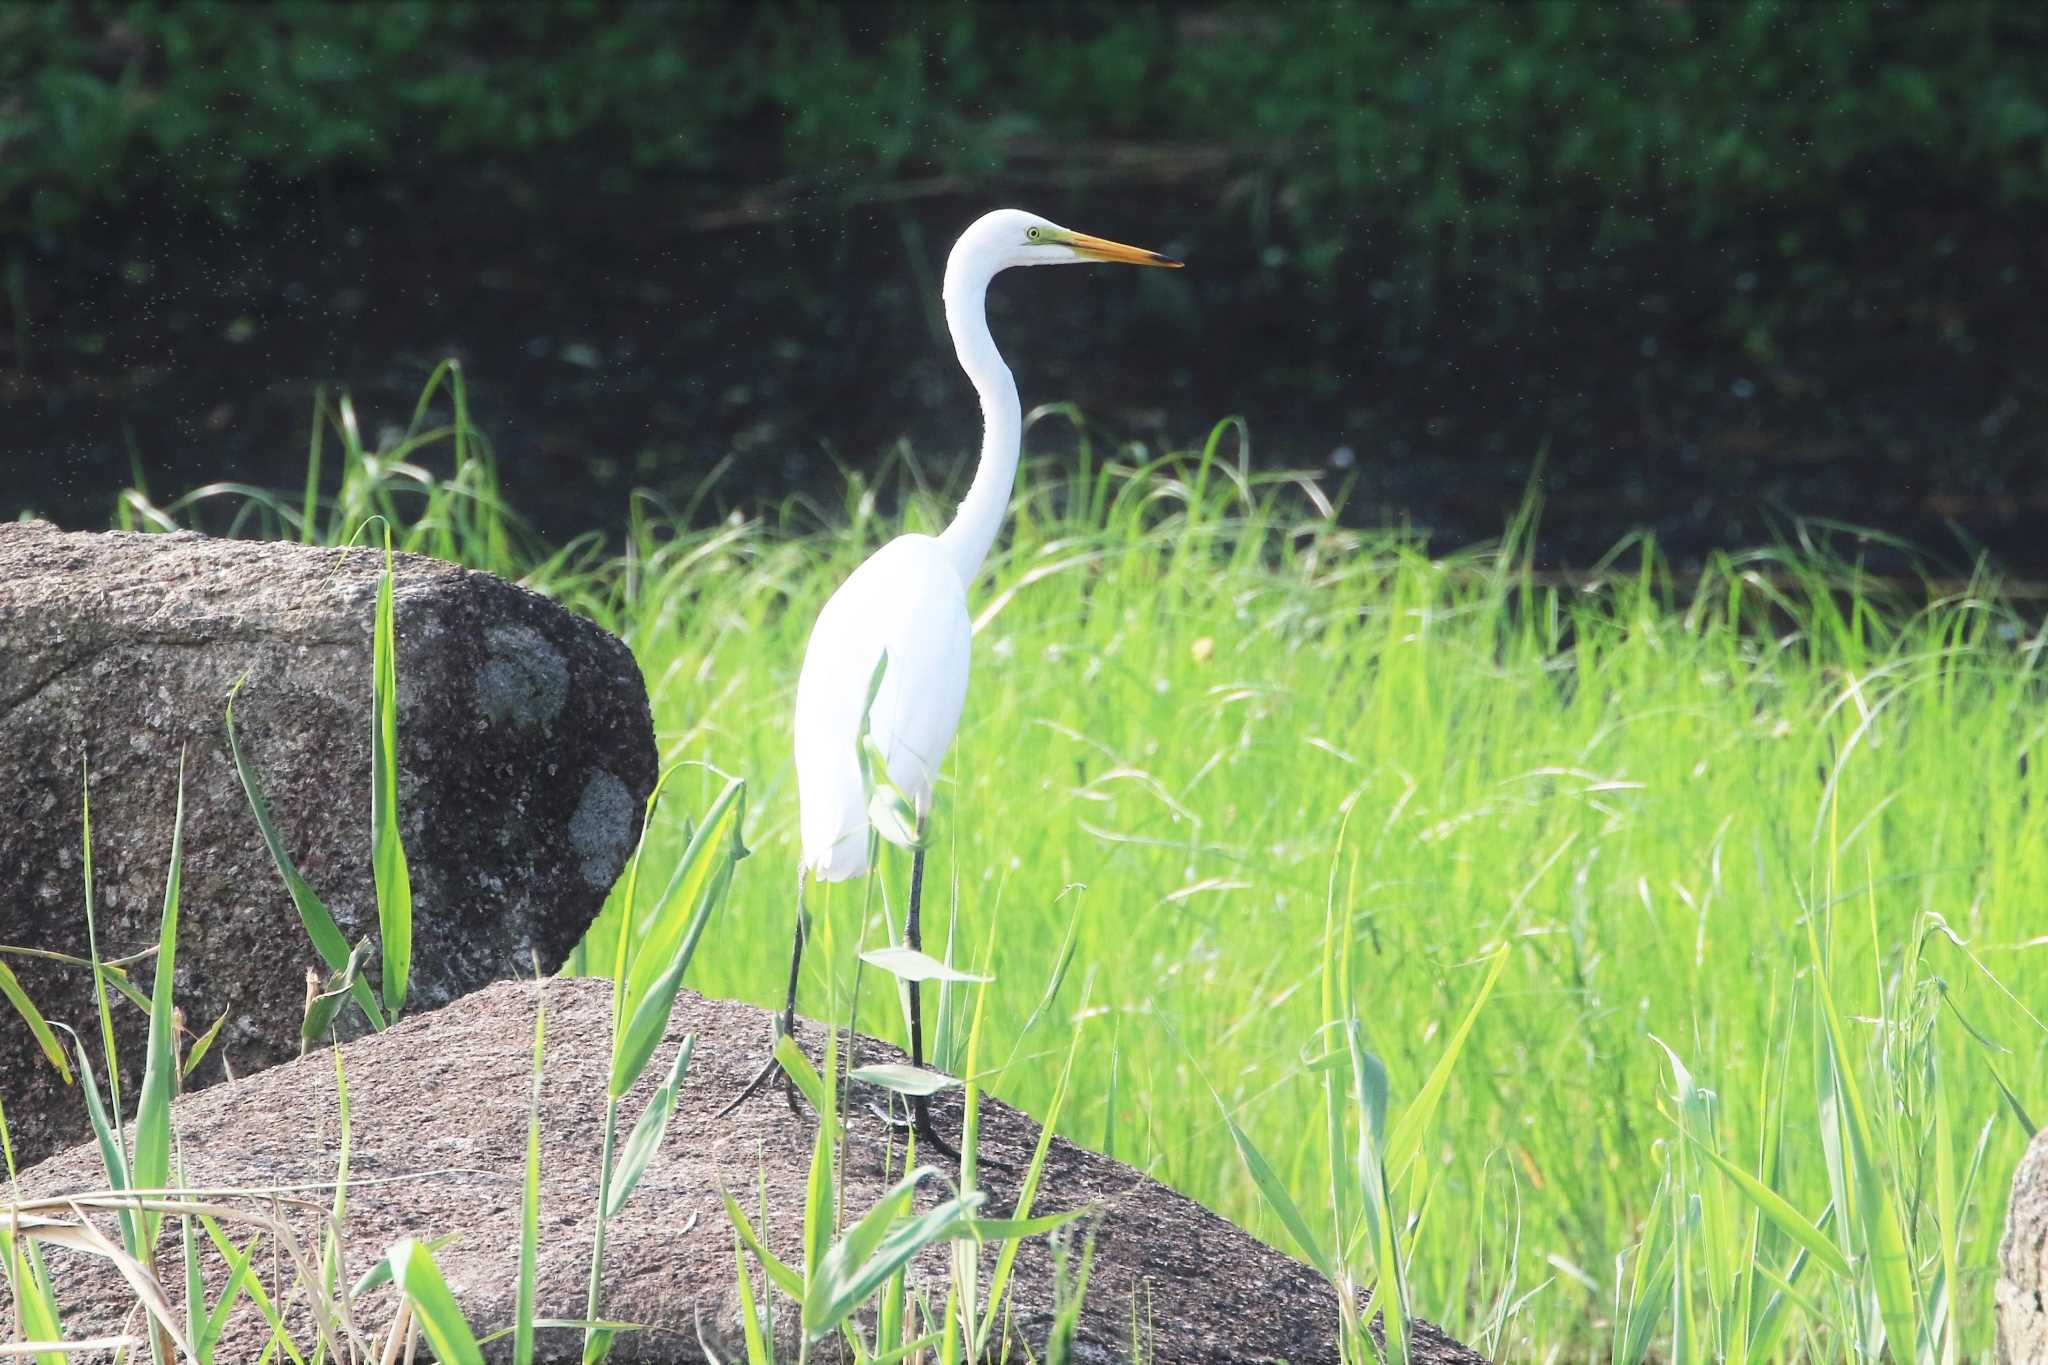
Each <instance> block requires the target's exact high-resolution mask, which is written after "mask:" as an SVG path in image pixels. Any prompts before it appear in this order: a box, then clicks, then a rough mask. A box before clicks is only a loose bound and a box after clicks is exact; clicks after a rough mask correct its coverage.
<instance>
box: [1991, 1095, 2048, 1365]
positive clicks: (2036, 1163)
mask: <svg viewBox="0 0 2048 1365" xmlns="http://www.w3.org/2000/svg"><path fill="white" fill-rule="evenodd" d="M1993 1298H1994V1302H1995V1303H1996V1305H1997V1308H1996V1311H1997V1315H1998V1359H1999V1361H2000V1363H2001V1365H2041V1362H2043V1361H2048V1129H2043V1130H2042V1131H2040V1132H2038V1133H2036V1134H2034V1140H2033V1142H2032V1143H2030V1144H2029V1145H2028V1147H2027V1154H2026V1155H2025V1156H2023V1157H2021V1158H2020V1165H2019V1169H2018V1170H2017V1171H2015V1172H2013V1177H2012V1203H2011V1204H2010V1205H2009V1206H2008V1207H2007V1209H2006V1213H2005V1237H2004V1239H2003V1240H2002V1241H2000V1242H1999V1244H1998V1288H1997V1290H1996V1291H1994V1295H1993Z"/></svg>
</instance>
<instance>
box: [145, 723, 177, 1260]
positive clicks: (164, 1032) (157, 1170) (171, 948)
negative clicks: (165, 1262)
mask: <svg viewBox="0 0 2048 1365" xmlns="http://www.w3.org/2000/svg"><path fill="white" fill-rule="evenodd" d="M184 873H185V756H184V754H182V753H180V754H179V755H178V793H177V805H176V807H175V809H174V812H173V814H172V817H171V861H170V867H169V869H168V870H167V872H166V873H165V875H164V907H163V914H162V916H161V917H160V919H159V921H158V926H157V948H156V983H155V985H154V987H153V988H152V989H151V992H150V1007H149V1041H148V1044H147V1046H146V1048H145V1052H144V1058H145V1060H144V1062H143V1070H142V1094H141V1097H140V1098H139V1099H138V1100H137V1101H136V1109H135V1166H134V1170H133V1175H134V1188H136V1189H143V1190H157V1189H164V1188H166V1187H168V1186H169V1184H170V1183H171V1101H172V1100H173V1099H175V1098H176V1097H177V1093H178V1035H177V1026H176V1024H175V1022H174V1021H173V1019H172V1017H171V1010H172V1008H173V1000H172V995H173V993H174V991H175V990H176V988H177V970H178V893H179V888H180V884H181V883H182V881H183V878H184ZM139 1221H140V1224H141V1228H140V1232H141V1236H140V1241H141V1244H142V1248H143V1250H144V1252H145V1253H146V1252H148V1251H149V1250H150V1249H151V1248H153V1247H155V1246H156V1233H157V1228H158V1226H159V1225H160V1224H161V1222H162V1215H161V1214H158V1213H144V1214H143V1215H142V1216H141V1218H140V1220H139Z"/></svg>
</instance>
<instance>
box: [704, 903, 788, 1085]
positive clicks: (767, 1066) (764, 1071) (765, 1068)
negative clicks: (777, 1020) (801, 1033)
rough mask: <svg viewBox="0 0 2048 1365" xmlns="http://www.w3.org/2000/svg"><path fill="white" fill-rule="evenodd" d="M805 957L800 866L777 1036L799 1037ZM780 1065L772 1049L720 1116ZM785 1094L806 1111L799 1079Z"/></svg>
mask: <svg viewBox="0 0 2048 1365" xmlns="http://www.w3.org/2000/svg"><path fill="white" fill-rule="evenodd" d="M803 960H804V874H803V872H802V870H801V869H799V870H798V872H797V874H796V932H795V933H793V934H792V935H791V936H790V941H789V994H788V995H787V996H785V997H784V999H783V1004H782V1021H781V1027H780V1028H779V1029H778V1030H777V1033H776V1036H777V1037H778V1038H780V1037H782V1036H784V1035H787V1036H789V1037H791V1038H794V1037H796V982H797V969H798V968H799V967H800V966H802V965H803ZM779 1065H780V1063H778V1062H777V1061H776V1060H775V1056H774V1053H773V1052H772V1051H771V1052H770V1053H769V1056H768V1060H767V1061H766V1062H764V1063H762V1065H761V1069H760V1070H759V1071H756V1072H755V1073H754V1076H753V1079H752V1080H749V1081H748V1082H747V1085H746V1088H745V1089H744V1090H742V1091H740V1093H739V1095H738V1096H737V1097H736V1098H734V1100H733V1102H732V1103H731V1104H728V1105H727V1106H725V1108H723V1109H721V1110H719V1111H718V1117H720V1118H724V1117H725V1116H726V1115H728V1114H730V1113H731V1112H732V1111H733V1110H735V1109H737V1108H739V1107H740V1106H741V1105H743V1104H745V1103H746V1102H747V1101H748V1100H750V1099H752V1098H753V1096H754V1092H756V1091H757V1090H759V1089H760V1088H761V1087H762V1086H763V1085H766V1084H767V1083H768V1078H769V1077H770V1076H773V1075H774V1074H775V1072H776V1068H777V1067H778V1066H779ZM783 1097H784V1098H785V1099H786V1100H788V1101H789V1108H790V1112H791V1113H800V1112H802V1111H801V1110H799V1109H798V1108H797V1102H796V1082H795V1081H794V1080H792V1079H790V1078H788V1077H785V1078H784V1085H783Z"/></svg>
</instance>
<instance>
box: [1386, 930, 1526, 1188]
mask: <svg viewBox="0 0 2048 1365" xmlns="http://www.w3.org/2000/svg"><path fill="white" fill-rule="evenodd" d="M1511 945H1512V940H1510V941H1509V942H1507V943H1503V944H1501V945H1500V946H1499V947H1498V948H1496V949H1494V950H1493V960H1492V961H1491V962H1489V963H1488V964H1487V967H1486V975H1485V977H1483V978H1482V979H1481V980H1480V983H1479V993H1478V994H1477V995H1475V996H1474V997H1473V998H1472V1004H1471V1005H1470V1006H1469V1007H1468V1008H1467V1009H1466V1011H1465V1017H1464V1018H1463V1019H1461V1020H1459V1021H1458V1027H1457V1028H1456V1029H1454V1030H1452V1032H1451V1037H1450V1041H1449V1042H1447V1043H1445V1044H1444V1050H1443V1053H1442V1055H1440V1056H1439V1057H1438V1058H1437V1060H1436V1065H1435V1066H1433V1067H1431V1068H1430V1071H1429V1078H1428V1079H1427V1080H1425V1081H1424V1082H1423V1083H1422V1089H1420V1090H1418V1091H1417V1092H1416V1093H1415V1098H1414V1099H1413V1100H1411V1101H1410V1102H1409V1104H1408V1107H1407V1109H1406V1110H1404V1111H1403V1112H1402V1114H1401V1120H1400V1122H1399V1123H1397V1124H1395V1125H1394V1132H1393V1135H1392V1136H1391V1137H1390V1138H1388V1139H1387V1147H1386V1153H1387V1170H1388V1171H1390V1172H1392V1173H1393V1175H1394V1178H1395V1179H1396V1180H1398V1179H1400V1178H1401V1176H1402V1175H1403V1174H1405V1173H1406V1171H1407V1170H1408V1164H1409V1163H1410V1162H1411V1161H1413V1160H1414V1159H1415V1154H1416V1153H1417V1152H1418V1151H1420V1150H1421V1147H1422V1138H1423V1134H1424V1133H1426V1132H1427V1131H1428V1129H1429V1121H1430V1120H1431V1119H1432V1118H1434V1117H1436V1111H1437V1106H1438V1104H1439V1103H1441V1102H1442V1100H1443V1097H1444V1091H1445V1090H1446V1089H1447V1088H1448V1087H1449V1086H1450V1082H1451V1070H1452V1068H1453V1067H1455V1066H1456V1065H1457V1062H1458V1057H1459V1055H1460V1054H1461V1053H1463V1052H1464V1050H1465V1042H1466V1040H1467V1039H1469V1038H1470V1037H1471V1036H1472V1025H1473V1024H1474V1023H1476V1022H1478V1019H1479V1012H1480V1011H1481V1010H1483V1009H1485V1008H1486V1001H1487V998H1488V997H1490V996H1491V995H1492V994H1493V988H1494V987H1495V986H1497V985H1499V984H1500V975H1501V972H1502V971H1503V970H1504V969H1505V968H1506V967H1507V961H1508V949H1509V947H1510V946H1511Z"/></svg>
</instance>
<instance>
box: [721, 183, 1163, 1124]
mask: <svg viewBox="0 0 2048 1365" xmlns="http://www.w3.org/2000/svg"><path fill="white" fill-rule="evenodd" d="M1083 261H1120V262H1123V263H1125V264H1128V265H1164V266H1174V265H1179V264H1180V262H1178V261H1172V260H1168V259H1167V258H1166V257H1164V256H1161V255H1159V254H1158V253H1156V252H1151V251H1144V250H1141V249H1140V248H1138V247H1130V246H1122V245H1120V244H1118V243H1116V242H1107V241H1104V240H1103V239H1102V238H1100V237H1090V236H1088V235H1086V234H1085V233H1079V232H1073V231H1070V230H1068V229H1066V228H1063V227H1061V226H1059V225H1058V224H1057V223H1050V222H1047V221H1046V220H1045V219H1043V218H1039V217H1037V216H1035V215H1033V214H1029V213H1024V212H1021V211H1020V210H1017V209H997V210H996V211H995V212H993V213H989V214H984V215H983V216H982V217H980V218H978V219H976V220H975V222H974V223H973V225H972V226H970V227H969V228H968V229H967V231H966V232H964V233H962V234H961V235H960V240H959V241H957V242H955V243H954V244H953V250H952V253H951V254H950V255H949V256H948V257H947V258H946V283H945V289H944V300H945V305H946V326H947V329H948V330H949V331H951V332H952V334H953V347H954V350H955V351H956V352H958V354H959V357H960V368H961V369H963V370H965V371H966V372H967V377H968V379H969V380H971V381H972V382H973V384H974V390H975V392H976V393H977V394H978V395H979V396H980V398H981V416H982V439H981V462H980V464H979V465H978V466H976V468H975V473H974V483H973V484H972V485H971V486H970V487H969V488H968V490H967V496H966V497H964V498H962V499H961V501H960V510H959V511H958V513H956V514H955V515H954V517H953V520H952V522H951V523H949V524H948V525H947V527H946V529H945V530H944V531H942V532H940V533H939V534H938V535H937V536H922V535H906V536H898V537H897V538H896V539H895V540H892V541H890V542H889V543H888V544H887V545H884V546H883V547H882V548H881V549H879V550H877V551H875V553H874V554H872V555H870V556H869V557H868V558H867V559H866V560H865V561H864V562H863V563H862V564H861V565H860V567H859V568H857V569H855V570H854V571H853V572H852V573H851V574H850V575H848V576H847V579H846V581H845V582H844V583H842V584H840V585H839V588H838V590H837V591H836V592H834V593H833V594H832V596H831V597H830V598H828V599H827V600H826V602H825V605H824V607H823V609H821V610H820V611H819V612H818V620H817V624H816V625H814V626H813V627H812V628H811V639H810V643H809V644H808V645H806V646H805V647H804V664H803V671H802V673H801V674H799V675H798V677H797V684H796V726H795V730H796V734H795V738H796V787H797V806H798V821H797V823H798V830H799V833H800V835H801V838H802V844H803V851H802V861H801V863H800V864H799V869H798V875H797V905H796V921H795V932H794V933H793V934H792V936H791V942H790V960H789V993H788V996H787V997H786V1001H785V1003H784V1006H783V1011H782V1027H781V1031H782V1033H783V1034H785V1035H787V1034H789V1033H790V1032H792V1031H793V1030H794V1029H795V1027H796V994H797V980H798V972H799V968H800V967H801V965H802V962H803V948H804V907H803V882H804V879H805V878H806V877H815V878H817V879H819V880H821V881H844V880H845V879H847V878H849V877H857V876H859V875H861V874H862V873H864V872H866V871H867V870H868V844H869V837H868V830H869V816H868V792H867V789H866V784H865V783H863V782H862V780H861V771H860V767H861V764H860V730H861V719H862V718H861V708H862V706H863V705H864V704H865V703H866V702H867V698H868V688H869V686H870V685H871V684H872V682H873V679H874V675H875V665H876V663H877V662H878V661H879V660H880V659H881V658H882V655H883V653H884V651H887V653H888V658H889V663H888V667H887V669H886V670H885V671H884V672H883V675H882V681H881V686H880V687H879V689H877V691H876V693H875V699H874V705H873V706H872V707H871V708H870V709H869V711H868V715H867V723H868V732H869V734H870V735H871V736H872V738H873V739H874V741H875V743H876V745H877V746H878V747H879V748H880V749H881V751H882V755H883V758H884V761H885V762H886V763H887V765H888V769H889V779H890V781H892V782H893V783H895V785H896V786H897V787H898V788H900V789H901V790H902V791H903V793H904V794H905V795H906V796H908V797H909V798H910V800H911V802H912V803H913V805H914V806H915V807H916V812H917V818H918V820H919V822H920V823H922V822H923V820H924V817H925V815H926V814H927V813H928V812H929V811H930V809H931V804H932V787H933V784H934V783H935V782H937V780H938V776H939V767H940V764H942V763H943V762H944V761H945V757H946V750H947V749H948V748H950V747H951V746H952V743H953V732H954V730H955V729H956V728H957V727H958V726H959V724H960V710H961V707H962V705H963V704H964V703H965V702H966V700H967V670H968V660H969V655H970V653H971V651H972V646H973V627H972V625H971V623H970V621H969V619H968V615H967V590H968V588H969V587H970V586H971V585H972V584H973V582H974V580H975V578H976V576H977V575H979V574H980V572H981V565H982V561H983V560H984V559H986V558H987V557H988V551H989V546H991V545H993V544H994V543H995V538H996V532H997V531H999V530H1001V529H1002V524H1003V515H1004V513H1005V512H1006V511H1007V510H1008V507H1009V502H1010V485H1011V483H1012V482H1013V481H1014V480H1015V478H1016V475H1017V453H1018V445H1019V443H1020V441H1021V440H1022V439H1023V421H1022V417H1021V414H1020V413H1019V410H1018V406H1017V385H1016V382H1015V381H1014V380H1013V379H1012V378H1011V377H1010V370H1009V367H1008V366H1007V365H1005V364H1003V358H1002V356H1001V355H1000V354H999V353H998V352H997V351H996V344H995V341H994V340H993V339H992V338H991V337H990V336H989V334H988V318H987V315H986V313H985V311H984V309H983V301H984V299H985V297H986V295H987V293H988V283H989V281H990V280H991V279H993V278H995V275H996V273H997V272H998V271H1001V270H1007V269H1009V268H1010V267H1012V266H1026V265H1063V264H1071V263H1077V262H1083ZM923 874H924V853H923V851H922V850H921V849H920V850H919V851H918V852H917V853H916V854H914V855H913V858H912V862H911V874H910V899H909V902H908V904H907V905H906V907H905V913H904V921H903V937H904V942H905V944H906V945H907V946H909V947H910V948H913V949H915V948H917V947H918V946H919V927H918V906H919V891H920V888H921V886H922V884H923ZM919 996H920V992H919V989H918V986H917V983H915V982H912V983H910V985H909V989H908V1000H909V1007H910V1008H909V1013H910V1020H909V1022H910V1058H911V1062H912V1064H913V1065H917V1066H922V1065H923V1064H924V1026H923V1023H922V1019H921V1011H920V1002H919ZM773 1069H774V1062H773V1060H772V1059H771V1061H770V1062H769V1064H768V1065H766V1066H764V1067H762V1069H761V1071H760V1073H759V1074H758V1075H756V1076H755V1077H754V1079H753V1081H752V1082H751V1083H749V1084H748V1086H747V1088H746V1089H745V1090H744V1091H742V1092H741V1094H740V1096H739V1098H738V1099H736V1100H734V1101H733V1105H729V1106H727V1108H728V1109H730V1108H732V1107H733V1106H736V1105H738V1104H739V1103H741V1101H743V1100H745V1099H746V1097H747V1096H748V1095H751V1094H752V1093H754V1091H755V1090H756V1089H757V1088H758V1087H759V1086H760V1085H761V1084H762V1083H763V1082H764V1081H765V1080H766V1079H767V1077H768V1076H769V1074H770V1073H771V1072H772V1071H773ZM792 1093H793V1092H792ZM912 1109H913V1112H914V1114H915V1116H916V1124H917V1130H918V1133H919V1135H920V1136H921V1137H923V1138H924V1139H925V1140H926V1141H927V1142H929V1143H931V1144H932V1145H933V1146H934V1147H935V1148H937V1149H938V1150H940V1151H950V1150H951V1149H950V1148H948V1147H947V1146H946V1145H945V1143H944V1141H943V1140H942V1139H940V1138H939V1136H938V1135H937V1134H936V1133H934V1132H933V1131H932V1128H931V1118H930V1112H929V1110H928V1108H927V1105H926V1101H925V1099H924V1097H922V1096H920V1097H917V1098H915V1099H913V1101H912Z"/></svg>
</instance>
